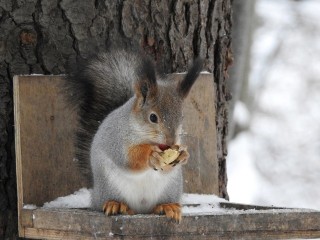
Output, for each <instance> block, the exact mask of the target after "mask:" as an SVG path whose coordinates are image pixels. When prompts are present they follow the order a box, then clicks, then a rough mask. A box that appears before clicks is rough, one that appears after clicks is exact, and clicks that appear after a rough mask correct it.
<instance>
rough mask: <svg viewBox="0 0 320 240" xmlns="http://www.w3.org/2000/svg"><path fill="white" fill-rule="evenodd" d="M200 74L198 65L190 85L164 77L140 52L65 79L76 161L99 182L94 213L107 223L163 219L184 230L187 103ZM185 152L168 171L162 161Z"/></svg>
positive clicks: (95, 60) (81, 68)
mask: <svg viewBox="0 0 320 240" xmlns="http://www.w3.org/2000/svg"><path fill="white" fill-rule="evenodd" d="M201 69H202V60H201V59H197V60H195V61H194V63H193V65H192V66H191V67H190V68H189V70H188V72H187V74H186V75H185V77H184V79H182V80H181V81H176V80H174V79H173V78H172V77H170V76H168V75H167V76H166V75H164V74H162V75H161V74H159V73H158V72H157V71H156V69H155V65H154V63H153V61H151V59H150V58H148V57H147V56H146V55H144V54H143V53H142V52H141V51H133V50H126V49H114V50H109V51H108V52H105V53H99V54H97V55H96V56H95V57H91V58H89V59H87V60H85V61H83V62H82V63H77V66H76V68H75V69H73V70H72V71H71V72H70V73H69V74H68V75H67V78H66V79H67V81H65V87H66V92H67V96H68V99H69V102H70V103H71V104H72V105H73V106H75V107H76V108H77V114H78V130H77V132H76V136H75V155H76V159H77V160H78V162H79V167H80V169H81V171H82V172H83V174H84V175H85V176H87V177H88V178H90V179H91V181H92V182H93V190H92V196H91V207H92V209H93V210H100V211H101V210H103V212H104V213H105V214H106V215H116V214H140V213H141V214H145V213H154V214H160V215H161V214H164V215H166V216H167V217H168V218H171V219H173V220H175V221H178V222H180V220H181V205H180V203H179V202H180V198H181V196H182V192H183V179H182V169H181V166H182V165H183V164H185V163H186V162H187V160H188V158H189V153H188V151H187V148H186V147H185V146H180V145H179V142H180V138H179V134H181V133H180V131H181V121H182V118H183V116H182V103H183V100H184V99H185V98H186V96H187V95H188V93H189V91H190V89H191V87H192V85H193V83H194V82H195V80H196V79H197V78H198V76H199V73H200V71H201ZM171 146H178V147H179V151H180V153H179V156H178V158H177V159H176V160H175V161H174V162H173V164H168V165H166V166H163V165H161V160H162V157H161V153H162V152H163V151H164V150H165V149H167V148H169V147H171Z"/></svg>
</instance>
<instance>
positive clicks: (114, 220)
mask: <svg viewBox="0 0 320 240" xmlns="http://www.w3.org/2000/svg"><path fill="white" fill-rule="evenodd" d="M23 215H26V216H25V217H24V219H29V222H27V223H23V224H25V228H24V231H23V235H22V236H24V237H29V238H47V239H61V238H67V239H109V238H112V239H123V238H125V239H147V238H151V237H152V239H164V238H166V239H167V238H169V239H199V238H201V239H230V238H243V239H279V238H285V239H288V238H316V237H320V212H315V211H310V210H302V209H300V210H298V209H296V210H294V209H282V210H279V209H278V210H275V209H269V210H261V211H253V210H251V211H244V210H238V211H237V210H233V211H230V212H228V211H226V213H224V214H223V213H219V214H215V215H209V214H186V215H184V216H183V219H182V222H181V223H180V224H177V223H175V222H172V221H171V220H169V219H167V218H166V217H164V216H155V215H134V216H114V217H106V216H105V215H104V214H103V213H100V212H93V211H88V210H79V209H36V210H26V211H23Z"/></svg>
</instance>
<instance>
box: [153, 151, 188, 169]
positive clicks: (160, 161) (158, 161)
mask: <svg viewBox="0 0 320 240" xmlns="http://www.w3.org/2000/svg"><path fill="white" fill-rule="evenodd" d="M171 148H172V149H174V150H176V152H179V153H178V154H179V155H178V157H177V158H176V159H175V160H173V161H172V160H171V162H169V163H168V162H167V161H166V159H164V154H163V153H164V152H163V151H162V150H161V149H160V148H159V147H158V146H153V149H152V152H151V156H150V166H151V167H152V168H153V169H154V170H159V169H161V170H164V171H169V170H171V169H172V168H173V167H175V166H176V165H178V164H186V163H187V161H188V158H189V156H190V155H189V153H188V151H187V147H185V146H179V145H174V146H172V147H171Z"/></svg>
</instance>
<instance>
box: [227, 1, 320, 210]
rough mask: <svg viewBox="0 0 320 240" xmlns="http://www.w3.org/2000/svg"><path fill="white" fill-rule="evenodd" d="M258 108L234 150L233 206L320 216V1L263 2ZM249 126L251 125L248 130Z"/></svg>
mask: <svg viewBox="0 0 320 240" xmlns="http://www.w3.org/2000/svg"><path fill="white" fill-rule="evenodd" d="M256 13H257V16H258V22H259V24H258V28H257V29H256V31H255V33H254V41H253V46H252V54H251V72H250V82H249V83H250V85H249V86H250V89H249V90H250V92H251V94H253V98H252V99H251V100H250V101H251V102H253V103H254V104H253V107H250V108H248V107H247V106H248V103H243V102H239V103H237V104H236V109H235V119H236V120H238V121H242V122H244V121H245V122H246V124H247V125H248V128H247V130H245V131H242V132H240V133H239V134H238V135H237V136H236V137H235V138H234V139H233V140H232V141H231V142H230V143H229V154H228V157H227V163H228V165H227V167H228V178H229V181H228V193H229V196H230V200H231V201H233V202H242V203H250V204H263V205H276V206H287V207H303V208H313V209H318V210H320V186H319V185H320V1H318V0H305V1H291V0H281V1H278V0H257V4H256ZM242 124H243V123H242Z"/></svg>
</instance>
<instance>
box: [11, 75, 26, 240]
mask: <svg viewBox="0 0 320 240" xmlns="http://www.w3.org/2000/svg"><path fill="white" fill-rule="evenodd" d="M13 104H14V107H13V108H14V129H15V153H16V179H17V197H18V206H17V207H18V219H19V221H18V233H19V237H24V232H23V227H22V226H21V210H22V208H23V181H22V171H23V169H22V161H21V142H20V98H19V76H14V77H13Z"/></svg>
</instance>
